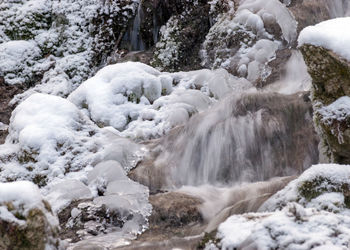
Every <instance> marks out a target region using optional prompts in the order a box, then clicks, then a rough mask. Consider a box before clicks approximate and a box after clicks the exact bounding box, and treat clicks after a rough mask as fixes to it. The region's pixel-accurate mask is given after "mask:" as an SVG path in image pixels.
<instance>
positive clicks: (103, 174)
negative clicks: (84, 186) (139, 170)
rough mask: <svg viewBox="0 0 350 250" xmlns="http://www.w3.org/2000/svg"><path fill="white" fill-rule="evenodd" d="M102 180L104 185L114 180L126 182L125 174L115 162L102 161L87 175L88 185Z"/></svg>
mask: <svg viewBox="0 0 350 250" xmlns="http://www.w3.org/2000/svg"><path fill="white" fill-rule="evenodd" d="M100 179H103V181H105V182H106V184H108V183H110V182H112V181H115V180H126V179H127V177H126V172H125V170H124V169H123V168H122V167H121V165H120V163H119V162H117V161H104V162H101V163H99V164H97V165H96V166H95V167H94V169H93V170H92V171H91V172H89V174H88V183H89V184H91V183H93V182H96V181H99V180H100Z"/></svg>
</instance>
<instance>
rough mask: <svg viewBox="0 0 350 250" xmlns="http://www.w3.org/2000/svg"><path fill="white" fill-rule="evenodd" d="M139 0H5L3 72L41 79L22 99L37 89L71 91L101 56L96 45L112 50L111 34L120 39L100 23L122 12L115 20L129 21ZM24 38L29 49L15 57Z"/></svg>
mask: <svg viewBox="0 0 350 250" xmlns="http://www.w3.org/2000/svg"><path fill="white" fill-rule="evenodd" d="M138 2H139V1H138V0H130V1H113V2H110V1H108V2H105V1H103V2H102V1H93V0H79V1H72V0H63V1H62V0H60V1H58V0H39V1H38V0H19V1H2V3H0V12H1V15H2V21H1V22H0V30H1V31H0V43H1V44H2V45H1V46H0V59H1V60H0V61H1V63H0V72H2V74H3V76H4V78H5V82H6V83H7V84H26V85H29V86H32V85H36V84H38V83H41V84H40V85H37V86H36V87H34V89H31V90H30V91H29V92H26V93H24V94H23V95H21V96H18V97H17V100H21V99H23V98H24V97H27V96H29V95H30V94H32V93H33V92H41V93H49V94H54V95H60V96H67V95H68V94H69V93H70V92H71V91H73V90H74V89H75V88H76V87H77V85H78V84H80V83H81V82H82V81H84V80H86V79H87V78H88V77H89V76H91V74H92V73H93V72H94V67H95V66H96V64H98V63H99V60H100V59H99V58H97V57H96V56H97V53H96V51H98V50H99V49H101V48H103V49H105V50H106V53H108V51H109V49H110V47H111V44H110V43H111V40H113V39H115V40H117V39H116V38H114V37H113V34H114V33H113V32H112V30H111V29H112V28H111V27H107V26H106V27H104V28H102V27H100V26H102V25H103V24H101V23H100V22H101V20H100V19H103V20H104V22H108V23H110V24H113V20H115V19H117V18H118V20H119V21H118V24H116V25H120V26H123V25H126V24H127V21H128V20H129V18H130V17H132V16H133V15H134V13H135V11H136V9H137V6H138ZM101 30H102V31H101ZM101 32H105V33H106V34H108V36H107V35H106V34H104V35H103V34H101ZM117 35H119V34H117ZM101 37H103V38H104V39H102V38H101ZM23 44H26V48H27V50H26V52H25V53H21V55H18V56H19V57H17V58H14V57H13V56H12V55H13V51H15V50H16V49H18V48H20V50H18V51H19V52H20V51H23V50H22V48H23ZM29 44H30V45H29ZM10 49H11V50H10ZM19 52H17V54H18V53H19ZM18 60H20V61H18ZM17 61H18V62H17ZM14 63H16V66H14V67H12V65H14Z"/></svg>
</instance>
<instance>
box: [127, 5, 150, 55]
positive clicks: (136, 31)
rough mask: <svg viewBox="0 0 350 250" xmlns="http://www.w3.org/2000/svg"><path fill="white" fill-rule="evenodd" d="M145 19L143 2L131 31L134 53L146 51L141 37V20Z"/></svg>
mask: <svg viewBox="0 0 350 250" xmlns="http://www.w3.org/2000/svg"><path fill="white" fill-rule="evenodd" d="M142 19H143V11H142V1H140V4H139V6H138V9H137V13H136V16H135V18H134V22H133V25H132V27H131V30H130V31H129V36H130V43H131V50H132V51H143V50H145V49H146V47H145V43H144V42H143V40H142V36H141V33H140V31H141V25H140V24H141V20H142Z"/></svg>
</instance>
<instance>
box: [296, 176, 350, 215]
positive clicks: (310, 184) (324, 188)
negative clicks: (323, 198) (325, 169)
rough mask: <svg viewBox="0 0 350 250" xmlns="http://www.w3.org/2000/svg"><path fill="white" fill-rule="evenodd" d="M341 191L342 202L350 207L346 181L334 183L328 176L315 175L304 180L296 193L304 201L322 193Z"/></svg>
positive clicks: (349, 193) (349, 189)
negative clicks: (310, 178)
mask: <svg viewBox="0 0 350 250" xmlns="http://www.w3.org/2000/svg"><path fill="white" fill-rule="evenodd" d="M331 192H332V193H333V192H335V193H342V194H343V195H344V203H345V206H346V207H347V208H350V186H349V184H348V183H335V182H333V181H332V180H330V179H329V178H326V177H323V176H317V177H315V178H314V179H312V180H308V181H304V182H303V183H301V184H300V185H299V187H298V193H299V194H300V196H301V197H303V198H304V199H305V200H306V201H308V202H309V201H311V200H312V199H315V198H317V197H318V196H320V195H322V194H324V193H331Z"/></svg>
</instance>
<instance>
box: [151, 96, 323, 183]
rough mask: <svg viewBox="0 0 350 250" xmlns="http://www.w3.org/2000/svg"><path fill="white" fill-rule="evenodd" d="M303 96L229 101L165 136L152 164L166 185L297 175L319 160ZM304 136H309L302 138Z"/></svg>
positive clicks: (229, 98)
mask: <svg viewBox="0 0 350 250" xmlns="http://www.w3.org/2000/svg"><path fill="white" fill-rule="evenodd" d="M305 99H307V95H303V94H294V95H289V96H287V95H280V94H277V93H264V92H254V93H246V94H244V95H243V96H241V97H238V96H230V97H228V98H226V99H225V100H224V101H222V102H220V103H219V104H218V105H216V106H215V107H213V108H212V109H210V110H208V111H206V112H202V113H200V114H198V115H196V116H194V117H193V118H192V119H191V120H190V122H189V123H188V124H186V125H185V126H184V127H182V128H180V129H179V131H177V132H176V134H177V135H176V136H173V135H170V136H167V137H166V138H165V139H164V140H163V141H162V142H161V145H162V147H163V150H164V151H163V152H162V153H161V154H160V156H158V158H157V161H156V163H155V164H156V165H157V164H158V165H159V166H162V167H159V168H168V169H169V172H170V175H169V177H168V182H169V183H168V184H169V185H175V186H181V185H194V186H198V185H203V184H218V185H220V184H232V183H235V182H246V181H249V182H251V181H261V180H268V179H270V178H272V177H275V176H286V175H294V174H298V173H301V172H302V171H303V170H304V169H306V168H307V167H309V166H310V165H311V164H313V163H316V162H317V160H318V151H317V144H318V142H317V139H315V138H316V136H315V135H314V132H313V130H314V129H313V127H312V122H311V121H312V118H311V117H312V116H311V106H310V103H309V102H307V101H305ZM306 135H308V136H306Z"/></svg>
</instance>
